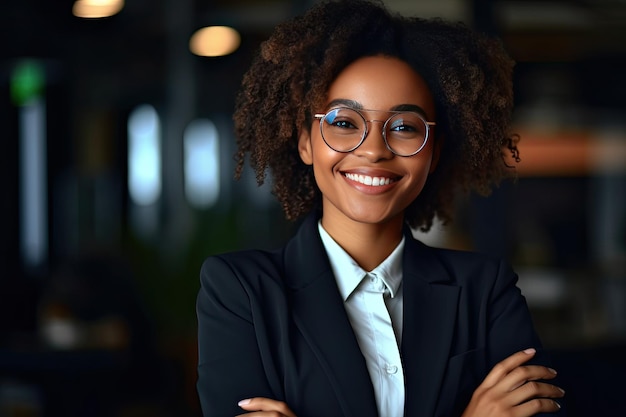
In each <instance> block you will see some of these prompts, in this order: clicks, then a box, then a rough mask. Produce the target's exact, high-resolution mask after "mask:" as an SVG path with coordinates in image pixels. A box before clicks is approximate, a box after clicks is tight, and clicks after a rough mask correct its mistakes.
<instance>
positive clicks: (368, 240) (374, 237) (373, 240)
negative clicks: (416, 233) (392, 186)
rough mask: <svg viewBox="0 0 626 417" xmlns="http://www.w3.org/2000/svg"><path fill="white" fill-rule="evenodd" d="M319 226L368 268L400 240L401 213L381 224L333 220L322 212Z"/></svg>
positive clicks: (374, 264) (364, 267)
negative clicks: (337, 221) (335, 221)
mask: <svg viewBox="0 0 626 417" xmlns="http://www.w3.org/2000/svg"><path fill="white" fill-rule="evenodd" d="M322 227H324V230H326V232H328V234H329V235H330V236H331V237H332V238H333V239H334V240H335V242H337V243H338V244H339V246H341V247H342V248H343V249H344V250H345V251H346V252H347V253H348V254H349V255H350V256H351V257H352V259H354V260H355V261H356V262H357V263H358V264H359V266H360V267H361V268H363V269H364V270H366V271H371V270H373V269H374V268H376V267H377V266H378V265H380V263H381V262H382V261H384V260H385V259H386V258H387V257H388V256H389V255H390V254H391V252H393V250H394V249H395V248H396V247H397V246H398V244H399V243H400V241H401V240H402V227H403V217H402V216H398V217H397V218H394V219H392V220H390V221H388V222H386V223H383V224H368V223H359V222H350V223H346V222H342V223H334V222H332V221H329V220H328V219H326V218H324V217H323V216H322Z"/></svg>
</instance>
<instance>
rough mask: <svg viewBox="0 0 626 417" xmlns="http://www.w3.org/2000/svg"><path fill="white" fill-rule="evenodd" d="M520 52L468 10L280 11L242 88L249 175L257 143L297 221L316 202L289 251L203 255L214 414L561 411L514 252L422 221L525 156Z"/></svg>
mask: <svg viewBox="0 0 626 417" xmlns="http://www.w3.org/2000/svg"><path fill="white" fill-rule="evenodd" d="M512 65H513V63H512V62H511V60H510V59H509V58H508V56H507V55H506V54H505V52H504V51H503V50H502V48H501V46H500V44H499V43H498V42H496V41H493V40H490V39H487V38H484V37H482V36H480V35H478V34H476V33H473V32H471V31H470V30H468V29H467V28H465V27H464V26H461V25H451V24H448V23H445V22H442V21H439V20H432V21H427V20H421V19H409V18H403V17H400V16H395V15H391V14H389V13H388V12H387V11H386V10H385V9H384V8H383V7H382V6H380V5H379V4H377V3H371V2H366V1H360V0H355V1H338V2H324V3H320V4H318V5H316V6H315V7H313V8H312V9H311V10H310V11H309V12H307V13H306V14H305V15H303V16H301V17H298V18H296V19H293V20H292V21H289V22H286V23H284V24H282V25H280V26H279V27H277V29H276V31H275V32H274V34H273V35H272V36H271V37H270V39H269V40H267V41H266V42H265V43H264V44H263V45H262V48H261V51H260V54H259V56H258V57H257V58H256V60H255V61H254V62H253V64H252V66H251V68H250V70H249V71H248V72H247V74H246V76H245V77H244V81H243V85H242V90H241V93H240V95H239V98H238V103H237V109H236V112H235V117H234V118H235V127H236V133H237V136H238V141H239V150H238V154H237V156H238V161H239V165H238V168H237V175H240V174H241V170H242V167H243V163H244V159H245V158H246V156H248V155H249V157H250V162H251V165H252V166H253V168H254V169H255V170H256V172H257V178H258V179H259V182H262V181H263V180H264V173H265V172H266V170H267V169H268V168H269V169H270V171H271V173H272V180H273V190H274V193H275V194H276V196H277V197H278V199H279V201H280V202H281V204H282V206H283V208H284V211H285V213H286V216H287V218H289V219H297V218H300V217H302V216H305V217H306V218H305V219H304V221H303V223H302V224H301V226H300V228H299V230H298V232H297V233H296V235H295V236H294V237H293V238H292V239H291V240H290V241H289V242H288V243H287V244H286V246H285V247H283V248H280V249H277V250H275V251H242V252H235V253H228V254H223V255H218V256H213V257H210V258H209V259H207V261H206V262H205V264H204V265H203V268H202V272H201V285H202V288H201V290H200V292H199V295H198V304H197V309H198V321H199V323H198V324H199V364H198V374H199V378H198V392H199V396H200V400H201V404H202V409H203V412H204V415H205V416H207V417H208V416H233V415H236V414H239V413H241V412H243V411H245V412H250V414H246V415H250V416H288V417H294V416H296V415H297V416H299V417H306V416H318V417H321V416H324V417H329V416H359V417H363V416H377V415H378V416H381V417H393V416H461V415H463V416H464V417H472V416H487V417H488V416H509V415H511V416H531V415H537V414H538V413H541V412H555V411H557V410H559V409H560V406H559V403H558V402H557V401H556V400H555V399H557V398H560V397H562V396H563V391H562V390H560V389H559V388H558V387H556V386H554V385H552V384H550V383H548V382H546V380H550V379H552V378H554V376H555V374H556V372H555V371H554V370H552V369H551V368H549V367H547V366H546V365H547V361H546V359H545V358H543V357H542V355H541V352H540V351H538V350H537V348H538V347H540V342H539V340H538V338H537V336H536V334H535V332H534V330H533V326H532V322H531V319H530V315H529V313H528V309H527V307H526V304H525V301H524V298H523V297H522V296H521V294H520V292H519V290H518V289H517V288H516V286H515V282H516V279H517V278H516V275H515V274H514V273H513V271H512V270H511V269H510V267H508V266H507V265H506V264H505V263H503V262H502V261H500V260H495V259H489V258H487V257H484V256H480V255H477V254H471V253H465V252H457V251H450V250H442V249H434V248H430V247H427V246H426V245H423V244H422V243H420V242H418V241H416V240H414V239H413V237H412V235H411V231H410V229H409V226H411V227H420V228H421V229H422V230H428V229H429V228H430V226H431V224H432V221H433V218H434V216H435V215H437V216H438V217H439V218H441V219H442V220H444V221H449V220H451V217H452V200H453V197H454V196H455V195H456V193H457V192H458V191H468V190H476V191H478V192H483V193H486V192H488V190H489V188H490V186H492V185H493V184H495V183H497V182H498V181H500V180H501V179H502V178H503V177H506V176H508V175H511V174H512V173H513V169H512V168H511V167H509V166H508V165H507V164H506V163H505V159H506V157H505V155H504V154H503V149H505V148H507V147H508V150H509V151H510V152H511V153H512V155H513V159H515V158H516V157H517V149H516V147H515V140H514V139H513V138H512V136H511V135H510V134H509V132H508V127H509V126H508V123H509V118H510V113H511V109H512V88H511V71H512ZM532 361H534V363H535V364H533V365H531V362H532Z"/></svg>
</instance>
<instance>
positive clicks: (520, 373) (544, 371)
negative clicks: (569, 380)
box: [501, 365, 556, 391]
mask: <svg viewBox="0 0 626 417" xmlns="http://www.w3.org/2000/svg"><path fill="white" fill-rule="evenodd" d="M555 377H556V371H555V370H554V369H552V368H548V367H547V366H541V365H526V366H518V367H517V368H515V369H513V370H512V371H511V372H509V373H508V375H506V376H505V377H504V378H503V379H502V382H501V385H502V386H503V387H505V389H506V390H507V391H513V390H515V389H517V388H519V387H520V386H522V385H524V384H525V383H526V382H528V381H536V380H539V379H553V378H555Z"/></svg>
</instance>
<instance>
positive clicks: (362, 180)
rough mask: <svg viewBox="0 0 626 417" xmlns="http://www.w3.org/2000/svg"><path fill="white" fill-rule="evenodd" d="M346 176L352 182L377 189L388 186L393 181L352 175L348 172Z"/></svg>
mask: <svg viewBox="0 0 626 417" xmlns="http://www.w3.org/2000/svg"><path fill="white" fill-rule="evenodd" d="M345 176H346V178H348V179H350V180H352V181H357V182H360V183H361V184H365V185H372V186H374V187H377V186H380V185H388V184H389V183H391V181H392V180H391V178H385V177H370V176H369V175H357V174H351V173H349V172H346V173H345Z"/></svg>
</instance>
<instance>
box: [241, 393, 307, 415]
mask: <svg viewBox="0 0 626 417" xmlns="http://www.w3.org/2000/svg"><path fill="white" fill-rule="evenodd" d="M239 407H241V408H243V409H244V410H246V411H251V412H250V413H246V414H240V415H239V416H237V417H296V415H295V414H294V413H293V411H291V410H290V409H289V407H288V406H287V404H285V403H284V402H282V401H276V400H272V399H270V398H263V397H256V398H249V399H247V400H241V401H239Z"/></svg>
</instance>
